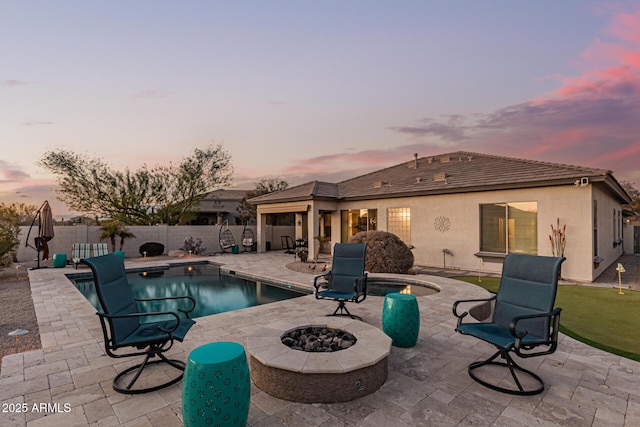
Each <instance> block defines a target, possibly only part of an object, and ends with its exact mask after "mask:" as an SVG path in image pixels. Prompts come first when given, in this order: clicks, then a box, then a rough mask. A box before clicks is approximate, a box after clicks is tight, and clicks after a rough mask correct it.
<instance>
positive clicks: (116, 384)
mask: <svg viewBox="0 0 640 427" xmlns="http://www.w3.org/2000/svg"><path fill="white" fill-rule="evenodd" d="M161 348H162V346H161V345H160V346H158V345H152V346H151V347H149V349H148V350H147V354H146V355H145V357H144V360H143V361H142V363H140V364H139V365H136V366H132V367H130V368H127V369H125V370H124V371H122V372H120V373H119V374H118V375H117V376H116V377H115V378H114V379H113V389H114V390H115V391H117V392H118V393H124V394H140V393H148V392H151V391H156V390H160V389H162V388H165V387H169V386H170V385H173V384H175V383H177V382H178V381H180V380H181V379H182V376H183V375H184V369H185V366H186V365H185V363H184V362H182V361H180V360H175V359H168V358H167V357H166V356H165V355H164V354H162V350H161ZM155 356H158V357H159V358H160V360H152V361H149V359H151V358H152V357H155ZM160 363H167V364H169V365H171V366H173V367H174V368H176V369H178V370H179V371H180V375H178V376H177V377H175V378H173V379H171V380H170V381H168V382H165V383H162V384H159V385H156V386H152V387H146V388H138V389H134V388H133V385H134V384H135V382H136V381H137V380H138V378H139V377H140V375H141V374H142V371H143V370H144V368H146V367H147V366H149V365H156V364H160ZM133 371H136V372H135V374H134V375H133V378H132V379H131V381H129V383H128V384H127V385H126V386H125V387H122V386H121V385H120V382H121V380H122V379H123V378H124V377H125V376H127V375H128V374H129V373H131V372H133Z"/></svg>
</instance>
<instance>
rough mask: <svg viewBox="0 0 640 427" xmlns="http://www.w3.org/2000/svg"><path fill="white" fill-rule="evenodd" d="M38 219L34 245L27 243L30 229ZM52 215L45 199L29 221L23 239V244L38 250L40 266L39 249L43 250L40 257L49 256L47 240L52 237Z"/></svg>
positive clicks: (45, 257)
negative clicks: (27, 229) (25, 235)
mask: <svg viewBox="0 0 640 427" xmlns="http://www.w3.org/2000/svg"><path fill="white" fill-rule="evenodd" d="M37 219H40V221H39V222H38V236H36V238H35V239H34V241H35V247H34V246H31V245H30V244H29V236H30V235H31V229H32V228H33V226H34V224H35V223H36V220H37ZM53 236H54V234H53V215H52V213H51V206H49V201H47V200H45V201H44V203H43V204H42V206H40V209H38V212H36V215H35V216H34V217H33V221H31V227H29V232H28V233H27V239H26V241H25V246H31V247H32V248H33V249H35V250H36V251H37V252H38V257H37V261H38V267H37V268H40V251H42V252H43V254H42V255H43V256H42V259H47V258H49V245H48V244H47V242H48V241H49V240H51V239H53Z"/></svg>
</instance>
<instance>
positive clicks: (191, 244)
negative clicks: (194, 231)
mask: <svg viewBox="0 0 640 427" xmlns="http://www.w3.org/2000/svg"><path fill="white" fill-rule="evenodd" d="M180 249H182V250H183V251H185V252H189V253H191V254H196V255H197V254H202V253H204V251H206V250H207V248H205V247H204V246H202V239H200V238H197V239H194V238H193V237H187V238H186V239H184V245H183V246H182V247H181V248H180Z"/></svg>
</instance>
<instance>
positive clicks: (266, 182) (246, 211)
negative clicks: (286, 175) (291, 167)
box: [236, 178, 289, 224]
mask: <svg viewBox="0 0 640 427" xmlns="http://www.w3.org/2000/svg"><path fill="white" fill-rule="evenodd" d="M288 187H289V183H288V182H286V181H284V180H282V179H280V178H264V179H262V180H260V182H258V183H256V185H255V188H254V189H253V190H249V191H247V194H246V195H245V197H244V198H243V199H242V200H241V201H240V202H239V203H238V208H237V209H236V210H237V211H238V214H239V216H240V218H241V219H242V222H245V223H249V224H255V223H256V217H257V212H256V211H257V209H256V206H255V205H253V204H251V203H249V202H248V200H250V199H253V198H254V197H258V196H262V195H264V194H269V193H274V192H276V191H282V190H286V189H287V188H288Z"/></svg>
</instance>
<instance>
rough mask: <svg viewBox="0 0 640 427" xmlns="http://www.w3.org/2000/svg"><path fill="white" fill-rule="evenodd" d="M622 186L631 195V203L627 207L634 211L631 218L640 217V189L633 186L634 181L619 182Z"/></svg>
mask: <svg viewBox="0 0 640 427" xmlns="http://www.w3.org/2000/svg"><path fill="white" fill-rule="evenodd" d="M620 185H622V188H624V189H625V191H626V192H627V193H628V194H629V196H631V204H630V205H628V208H629V209H630V210H632V211H634V212H635V213H636V215H635V216H634V217H633V219H638V218H640V190H638V189H637V188H635V187H634V185H635V183H633V182H629V181H622V182H620Z"/></svg>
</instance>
